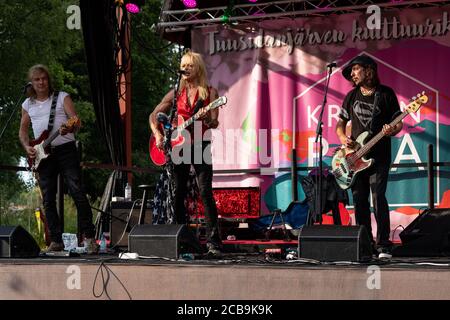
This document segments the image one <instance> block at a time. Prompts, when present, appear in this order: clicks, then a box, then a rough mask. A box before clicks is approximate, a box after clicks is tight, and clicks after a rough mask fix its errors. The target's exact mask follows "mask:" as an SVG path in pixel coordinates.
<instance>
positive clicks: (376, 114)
mask: <svg viewBox="0 0 450 320" xmlns="http://www.w3.org/2000/svg"><path fill="white" fill-rule="evenodd" d="M376 91H378V92H379V98H378V103H377V106H376V107H375V110H374V102H375V101H374V100H375V95H376V94H372V95H370V96H363V94H362V93H361V90H360V88H359V87H356V88H355V89H353V90H352V91H350V92H349V93H348V94H347V95H346V96H345V99H344V102H343V104H342V108H341V112H340V114H339V117H340V118H341V119H343V120H344V121H349V120H351V121H352V134H351V137H352V139H356V138H357V137H358V136H359V135H360V134H361V133H363V132H364V131H369V132H370V135H369V137H368V139H366V142H368V141H369V140H370V138H372V137H373V136H374V135H376V134H377V133H378V132H380V131H381V129H382V128H383V125H384V124H388V123H390V122H391V121H392V120H393V119H394V118H395V116H397V115H398V114H399V112H400V105H399V103H398V100H397V96H396V95H395V93H394V90H392V89H391V88H389V87H387V86H384V85H379V86H378V87H377V90H376ZM366 157H367V158H374V159H375V161H377V162H383V163H389V162H391V139H390V137H384V138H382V139H381V140H380V141H379V142H378V143H377V144H376V145H375V146H374V147H373V148H372V150H371V151H369V153H368V154H367V155H366Z"/></svg>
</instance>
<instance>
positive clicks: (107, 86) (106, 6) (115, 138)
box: [80, 0, 125, 166]
mask: <svg viewBox="0 0 450 320" xmlns="http://www.w3.org/2000/svg"><path fill="white" fill-rule="evenodd" d="M80 9H81V21H82V26H83V36H84V45H85V50H86V58H87V65H88V72H89V81H90V84H91V91H92V103H93V105H94V109H95V114H96V117H97V122H98V126H99V128H100V131H101V133H102V134H103V137H104V139H105V141H106V143H107V146H108V150H109V153H110V157H111V161H112V163H113V164H114V165H118V166H123V165H124V164H125V135H124V128H123V124H122V120H121V116H120V109H119V102H118V89H117V84H116V72H117V69H116V63H115V61H116V60H115V51H114V47H115V40H114V37H115V34H116V30H115V25H116V24H117V23H116V11H115V5H114V0H95V1H92V0H80Z"/></svg>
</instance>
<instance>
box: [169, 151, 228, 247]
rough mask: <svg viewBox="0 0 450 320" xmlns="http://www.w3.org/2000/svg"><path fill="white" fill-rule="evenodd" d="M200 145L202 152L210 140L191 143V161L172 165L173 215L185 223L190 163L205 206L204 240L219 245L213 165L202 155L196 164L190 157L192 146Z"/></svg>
mask: <svg viewBox="0 0 450 320" xmlns="http://www.w3.org/2000/svg"><path fill="white" fill-rule="evenodd" d="M200 147H201V150H202V154H203V152H204V151H205V148H210V142H203V145H197V146H195V147H194V145H193V146H192V147H191V155H192V157H191V159H190V160H191V161H190V162H189V163H181V164H177V165H175V166H174V180H175V188H176V190H175V215H176V220H177V223H178V224H185V223H186V222H187V219H188V217H187V211H186V208H185V206H184V199H185V197H186V194H187V192H188V190H187V183H186V182H187V180H188V177H189V171H190V168H191V163H192V164H193V166H194V170H195V174H196V175H197V182H198V188H199V190H200V197H201V199H202V201H203V205H204V207H205V219H206V240H207V242H210V243H213V244H215V245H219V244H220V243H221V239H220V236H219V230H218V225H217V207H216V201H215V200H214V197H213V192H212V178H213V167H212V164H208V163H205V161H204V159H203V157H202V160H201V163H198V164H196V163H194V162H193V161H192V159H194V156H193V155H194V152H195V150H194V148H200ZM197 150H198V149H197Z"/></svg>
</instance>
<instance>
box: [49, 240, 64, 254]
mask: <svg viewBox="0 0 450 320" xmlns="http://www.w3.org/2000/svg"><path fill="white" fill-rule="evenodd" d="M63 250H64V243H62V242H55V241H52V242H50V245H49V246H48V247H47V250H46V252H60V251H63Z"/></svg>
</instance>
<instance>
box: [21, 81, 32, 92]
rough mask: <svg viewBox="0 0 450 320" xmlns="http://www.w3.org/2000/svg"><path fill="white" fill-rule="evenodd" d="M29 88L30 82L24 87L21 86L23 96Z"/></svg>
mask: <svg viewBox="0 0 450 320" xmlns="http://www.w3.org/2000/svg"><path fill="white" fill-rule="evenodd" d="M29 87H31V82H28V83H27V84H26V85H24V86H23V89H22V92H23V94H26V93H27V90H28V88H29Z"/></svg>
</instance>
